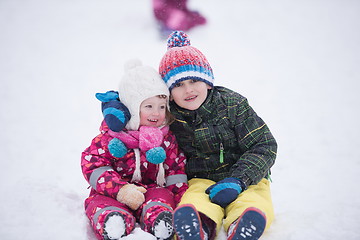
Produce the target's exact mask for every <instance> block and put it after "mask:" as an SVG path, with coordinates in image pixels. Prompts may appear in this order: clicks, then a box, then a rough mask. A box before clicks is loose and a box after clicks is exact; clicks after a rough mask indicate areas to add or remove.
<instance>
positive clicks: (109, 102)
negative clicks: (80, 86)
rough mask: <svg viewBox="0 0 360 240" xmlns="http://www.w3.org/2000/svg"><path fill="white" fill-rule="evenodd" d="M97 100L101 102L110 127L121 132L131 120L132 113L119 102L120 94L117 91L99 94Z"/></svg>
mask: <svg viewBox="0 0 360 240" xmlns="http://www.w3.org/2000/svg"><path fill="white" fill-rule="evenodd" d="M95 96H96V98H97V99H98V100H100V101H101V102H102V103H101V110H102V113H103V115H104V120H105V122H106V124H107V125H108V127H109V128H110V129H111V130H112V131H114V132H119V131H121V130H122V129H123V128H124V127H125V126H126V124H127V123H128V122H129V120H130V117H131V116H130V112H129V110H128V109H127V107H126V106H125V105H124V104H123V103H121V102H120V101H119V94H118V93H117V92H115V91H108V92H106V93H97V94H96V95H95Z"/></svg>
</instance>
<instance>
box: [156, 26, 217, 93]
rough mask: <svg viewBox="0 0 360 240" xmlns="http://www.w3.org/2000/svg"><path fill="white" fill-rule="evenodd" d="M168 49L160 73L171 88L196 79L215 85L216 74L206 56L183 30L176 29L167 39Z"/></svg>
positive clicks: (161, 63) (162, 60)
mask: <svg viewBox="0 0 360 240" xmlns="http://www.w3.org/2000/svg"><path fill="white" fill-rule="evenodd" d="M167 46H168V50H167V52H166V53H165V55H164V56H163V58H162V59H161V62H160V66H159V73H160V75H161V77H162V79H163V80H164V82H165V83H166V85H167V86H168V88H169V90H170V91H171V89H173V88H174V86H175V85H176V84H177V83H179V82H182V81H185V80H189V79H194V80H198V81H202V82H205V83H206V84H208V85H209V86H211V87H213V83H214V75H213V71H212V68H211V66H210V64H209V62H208V61H207V59H206V57H205V56H204V54H203V53H202V52H200V51H199V50H198V49H197V48H195V47H192V46H191V44H190V39H189V38H188V36H187V34H186V33H184V32H183V31H175V32H173V33H171V34H170V35H169V38H168V40H167Z"/></svg>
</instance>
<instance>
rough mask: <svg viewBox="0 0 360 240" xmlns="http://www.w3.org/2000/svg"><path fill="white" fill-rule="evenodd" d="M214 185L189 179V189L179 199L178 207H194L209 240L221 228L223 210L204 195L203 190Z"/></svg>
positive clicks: (200, 180) (206, 181) (204, 180)
mask: <svg viewBox="0 0 360 240" xmlns="http://www.w3.org/2000/svg"><path fill="white" fill-rule="evenodd" d="M214 183H215V182H214V181H211V180H208V179H200V178H193V179H191V180H190V181H189V188H188V190H187V191H186V192H185V193H184V195H183V197H182V198H181V201H180V203H179V207H178V208H181V206H182V205H185V206H187V204H191V205H192V206H194V208H195V209H196V210H197V211H198V212H199V216H200V219H201V222H202V225H203V226H204V229H205V230H206V232H207V233H208V236H209V239H214V238H215V236H216V233H217V232H218V231H219V230H220V228H221V226H222V221H223V218H224V209H223V208H222V207H220V206H219V205H217V204H214V203H212V202H211V201H210V199H209V195H208V194H206V193H205V190H206V189H207V188H208V187H209V186H211V185H213V184H214ZM184 210H186V209H184ZM174 220H176V219H174Z"/></svg>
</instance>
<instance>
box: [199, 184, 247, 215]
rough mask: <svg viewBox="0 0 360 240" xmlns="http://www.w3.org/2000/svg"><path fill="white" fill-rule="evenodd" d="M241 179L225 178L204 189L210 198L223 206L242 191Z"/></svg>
mask: <svg viewBox="0 0 360 240" xmlns="http://www.w3.org/2000/svg"><path fill="white" fill-rule="evenodd" d="M241 186H242V184H241V181H240V180H239V179H237V178H225V179H223V180H221V181H219V182H217V183H215V184H214V185H211V186H210V187H208V189H206V191H205V192H206V193H207V194H209V197H210V200H211V202H213V203H216V204H217V205H220V206H221V207H223V208H225V207H226V206H227V205H229V204H230V203H231V202H232V201H234V200H235V199H236V198H237V197H238V195H239V194H240V193H241V192H242V190H243V189H242V187H241Z"/></svg>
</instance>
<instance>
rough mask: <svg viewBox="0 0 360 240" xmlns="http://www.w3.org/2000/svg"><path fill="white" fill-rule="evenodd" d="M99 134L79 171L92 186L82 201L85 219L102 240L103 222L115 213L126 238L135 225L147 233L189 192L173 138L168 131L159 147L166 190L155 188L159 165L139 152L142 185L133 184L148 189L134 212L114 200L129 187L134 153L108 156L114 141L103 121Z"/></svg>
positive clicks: (85, 153)
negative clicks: (122, 220)
mask: <svg viewBox="0 0 360 240" xmlns="http://www.w3.org/2000/svg"><path fill="white" fill-rule="evenodd" d="M100 132H101V133H100V134H99V135H98V136H96V137H95V138H94V139H93V140H92V142H91V145H90V146H89V147H88V148H87V149H86V150H85V151H84V152H83V153H82V157H81V168H82V172H83V175H84V177H85V179H86V180H87V181H88V182H89V184H90V186H91V192H90V196H89V197H88V198H87V199H86V200H85V211H86V215H87V217H88V218H89V220H90V223H91V225H92V227H93V229H94V232H95V233H96V235H97V238H98V239H103V232H104V229H103V227H104V221H105V218H106V216H107V215H108V214H109V213H111V212H114V211H117V212H120V213H121V214H122V215H123V216H124V218H125V222H126V235H127V234H130V233H131V232H132V230H133V229H134V228H135V223H136V221H138V222H140V225H141V228H142V229H143V230H144V231H147V232H149V231H150V229H151V228H152V226H153V223H154V221H155V219H156V217H157V216H158V215H159V214H160V213H161V212H163V211H170V212H172V210H173V209H174V208H175V207H176V205H177V204H178V203H179V201H180V199H181V197H182V195H183V193H184V192H185V191H186V189H187V188H188V185H187V178H186V174H185V162H186V158H185V156H184V154H183V153H182V152H181V151H180V150H179V149H178V145H177V142H176V139H175V136H174V135H173V134H172V133H171V132H170V131H168V132H167V133H166V134H165V135H164V139H163V143H162V144H161V147H163V148H164V150H165V152H166V159H165V161H164V169H165V180H166V185H165V187H159V186H158V185H157V184H156V177H157V172H158V167H159V166H158V165H157V164H153V163H150V162H148V161H147V160H146V155H145V152H144V151H141V150H140V163H141V165H140V170H141V177H142V181H141V182H138V183H133V184H136V185H138V186H142V187H144V188H146V189H147V192H146V193H145V194H144V195H145V202H144V203H143V204H142V205H141V206H140V207H139V209H137V210H136V211H133V210H131V209H130V208H129V207H128V206H126V205H125V204H123V203H120V202H118V201H117V200H116V196H117V194H118V192H119V189H120V188H121V187H122V186H123V185H125V184H128V183H130V180H131V179H132V176H133V174H134V170H135V153H134V150H133V149H128V151H127V153H126V155H125V156H124V157H122V158H116V157H114V156H112V155H111V153H110V151H109V149H108V144H109V142H110V141H111V140H112V139H113V137H112V136H110V134H109V128H108V126H107V125H106V123H105V121H103V122H102V124H101V127H100Z"/></svg>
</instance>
